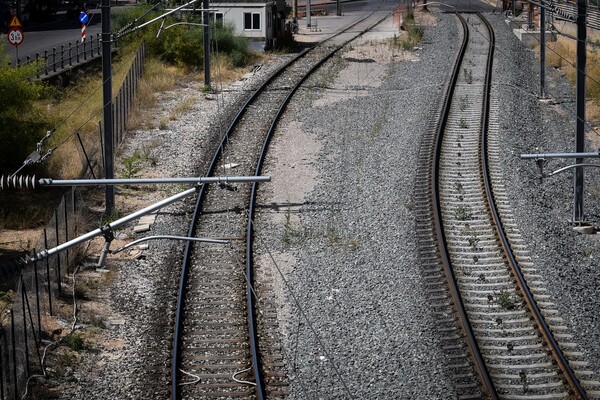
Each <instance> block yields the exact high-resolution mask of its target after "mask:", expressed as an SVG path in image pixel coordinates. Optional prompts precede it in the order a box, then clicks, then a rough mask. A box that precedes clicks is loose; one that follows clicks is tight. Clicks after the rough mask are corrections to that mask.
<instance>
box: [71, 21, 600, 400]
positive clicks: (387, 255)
mask: <svg viewBox="0 0 600 400" xmlns="http://www.w3.org/2000/svg"><path fill="white" fill-rule="evenodd" d="M437 17H438V18H439V22H438V24H437V25H436V26H431V27H428V28H427V30H426V32H425V43H424V44H423V46H422V49H419V50H417V51H416V52H415V55H416V58H415V60H414V61H413V60H408V59H405V60H403V61H397V62H392V63H388V61H389V59H388V60H387V61H386V60H384V59H377V60H376V62H370V61H369V62H357V60H356V59H360V58H361V56H356V54H353V56H352V57H353V58H354V59H355V60H354V61H348V60H340V59H339V58H338V59H337V60H336V61H333V62H330V63H329V64H328V66H327V67H326V68H323V69H322V71H324V72H323V74H322V75H321V76H319V77H317V78H316V79H312V80H310V81H309V83H308V84H307V85H308V86H307V88H305V89H303V90H301V91H300V92H299V93H298V94H297V96H296V98H295V100H294V102H293V104H292V105H291V106H290V108H289V110H288V113H287V114H286V117H285V118H284V121H283V122H282V123H281V124H280V129H279V133H278V134H277V136H276V137H275V139H274V141H273V144H272V155H271V156H270V158H269V160H268V162H267V164H266V166H265V170H264V172H265V174H270V175H272V177H273V182H272V184H270V185H264V186H263V187H264V190H263V191H262V193H261V195H260V201H261V202H262V204H263V205H264V206H265V208H264V211H262V212H260V213H259V214H258V215H257V221H256V224H257V229H258V232H259V235H258V239H257V241H256V253H257V260H258V261H259V263H260V268H261V269H262V270H263V272H264V271H265V270H267V272H269V273H270V274H271V275H272V276H273V286H274V288H275V289H276V292H275V293H276V296H277V297H276V300H277V301H278V302H279V305H280V308H279V315H280V317H281V329H282V344H283V345H284V348H285V351H286V352H287V360H286V361H287V363H288V368H289V372H290V380H291V386H290V389H291V392H292V396H291V398H292V399H316V398H323V399H333V398H337V399H345V398H350V397H355V398H365V399H400V398H402V399H405V398H406V399H408V398H415V399H416V398H431V399H434V398H436V399H442V398H449V397H452V395H451V393H453V390H452V381H451V379H450V377H449V376H447V372H445V371H444V354H443V352H442V350H441V346H440V339H439V336H438V334H437V333H436V330H435V320H434V318H433V316H432V315H431V313H432V310H431V309H430V308H429V306H428V304H427V294H426V293H425V288H424V285H423V282H422V281H421V279H420V276H421V275H420V264H419V260H418V254H417V251H416V239H415V227H414V216H413V215H412V214H411V209H412V205H413V198H412V195H413V194H412V190H413V186H414V180H415V172H416V162H417V152H418V148H419V143H420V137H421V136H422V135H423V133H424V129H425V128H426V126H427V123H426V122H427V121H428V120H429V119H430V118H432V117H433V116H432V115H431V104H432V103H434V102H435V100H436V99H437V98H438V97H439V96H440V95H441V90H442V87H441V85H443V84H445V83H446V82H447V75H448V73H449V69H450V66H451V65H452V62H453V60H454V57H455V54H456V51H457V50H458V46H459V43H458V35H459V34H458V28H459V27H458V24H457V21H456V18H455V17H454V16H452V15H445V14H439V15H437ZM490 19H491V21H492V23H493V24H494V26H495V28H496V29H497V30H496V37H497V53H496V67H495V73H496V82H501V84H497V85H496V87H497V89H498V95H499V96H500V99H501V101H500V104H501V118H502V123H501V128H502V129H501V133H502V134H503V135H505V136H504V137H503V139H502V140H503V143H504V144H505V146H506V149H507V150H506V153H505V160H504V161H505V171H506V181H507V185H508V187H509V192H510V193H511V194H513V195H514V200H513V204H514V207H515V216H516V218H517V219H518V222H519V223H520V224H521V230H522V233H523V234H524V236H525V238H526V239H527V240H528V241H529V242H530V250H531V252H532V256H533V258H534V260H535V262H536V266H537V267H538V268H539V270H540V273H543V274H544V277H543V279H544V280H546V281H547V282H548V289H549V290H550V292H551V293H552V294H553V295H554V296H556V299H557V300H556V303H557V307H558V308H559V310H560V312H561V313H562V316H563V317H564V318H565V319H566V320H567V323H568V326H569V327H570V328H572V329H571V333H573V334H574V335H575V340H576V341H577V342H579V343H581V344H582V345H584V346H585V348H586V350H587V352H588V354H589V357H588V359H589V361H591V362H592V366H593V368H594V370H595V371H600V365H599V363H600V347H599V344H598V343H600V337H599V335H600V333H599V332H600V329H599V328H598V325H599V322H598V315H600V298H598V297H596V296H594V295H595V293H596V290H597V288H598V287H600V270H599V269H598V267H597V265H595V264H597V263H596V262H595V260H597V259H598V257H600V252H599V250H598V242H597V241H596V240H595V238H594V237H590V236H582V235H579V234H576V233H574V232H573V231H572V230H571V229H570V226H569V223H568V220H569V219H570V216H571V203H572V195H571V191H572V183H571V175H570V174H564V175H562V176H559V177H555V178H547V179H544V181H543V182H542V183H540V182H539V181H538V179H537V175H536V168H535V165H534V163H533V162H531V161H522V160H520V159H519V158H518V156H519V154H520V153H522V152H523V153H524V152H534V151H536V152H537V151H540V152H541V151H547V152H554V151H571V150H572V148H573V147H574V145H573V130H574V128H573V127H574V103H565V104H562V105H560V106H547V105H542V104H541V103H540V102H539V101H538V100H537V98H536V96H537V91H538V89H537V79H538V78H537V62H536V61H535V60H534V56H533V54H532V53H531V52H529V51H526V50H524V48H523V47H522V45H521V44H520V43H519V42H518V41H517V39H516V38H515V37H514V35H512V33H511V32H510V31H509V30H508V28H507V27H506V25H505V24H504V22H503V20H502V18H501V17H500V16H490ZM353 47H354V50H353V51H360V49H361V47H364V48H369V47H371V48H372V47H373V44H372V43H369V42H364V43H363V44H362V45H359V44H356V45H354V46H353ZM362 57H363V58H369V57H368V56H362ZM374 58H375V57H374ZM280 61H281V60H279V61H275V63H277V62H280ZM275 63H272V64H269V65H268V66H265V67H263V69H262V70H261V71H259V72H258V73H257V74H256V79H258V78H259V77H264V76H266V74H267V72H268V71H267V70H272V69H273V68H274V67H275ZM553 75H554V76H553V77H552V78H551V80H550V82H549V86H550V93H551V94H552V95H553V96H554V97H555V98H557V99H561V100H562V99H564V100H565V101H571V99H574V97H573V90H572V89H571V88H569V87H568V85H566V84H565V83H564V79H563V78H561V77H559V76H556V74H553ZM253 82H255V79H250V80H248V81H247V82H246V83H243V84H241V85H238V86H236V87H234V88H232V89H231V91H226V92H224V93H223V97H219V100H218V102H217V101H214V100H206V99H204V96H203V95H202V94H201V93H200V92H199V90H198V88H197V87H191V86H190V87H187V88H180V89H178V90H176V91H174V92H172V93H168V94H166V97H164V98H165V99H168V98H170V99H171V100H169V101H165V102H163V103H161V104H162V106H161V110H159V111H158V112H157V118H160V116H161V115H163V116H164V115H168V113H169V112H170V110H171V109H173V108H174V107H175V106H176V104H177V101H181V100H182V99H184V98H186V97H192V98H197V99H198V100H197V102H195V103H194V105H193V107H192V109H191V110H190V111H186V113H183V114H182V115H181V117H180V118H179V119H178V120H177V121H172V122H170V123H169V126H168V129H167V130H165V131H159V130H152V131H148V132H136V133H135V134H134V137H133V138H132V140H131V142H130V144H129V145H128V146H129V147H128V148H129V149H130V150H128V151H131V152H132V151H133V150H134V149H135V148H139V147H140V146H141V144H142V143H148V141H150V140H155V139H157V138H158V139H160V143H161V144H160V145H159V146H158V147H157V148H156V153H155V154H154V155H155V156H156V158H157V160H158V165H157V166H156V168H155V170H156V171H161V172H160V173H159V175H168V176H174V175H177V174H184V175H190V174H196V175H198V174H201V173H202V171H203V170H204V164H202V165H199V164H196V163H195V162H190V160H191V159H194V160H195V159H198V158H199V157H202V159H204V160H207V159H208V156H207V154H208V148H210V147H212V146H210V145H209V143H212V142H211V140H212V139H211V138H214V137H217V136H218V135H219V134H218V129H217V128H218V126H219V125H220V124H219V122H218V121H219V118H220V117H219V116H216V115H221V113H225V114H228V113H231V112H232V111H234V110H236V109H237V107H239V104H240V103H241V99H242V98H243V97H245V93H247V92H246V89H248V88H249V87H250V86H252V84H253ZM176 100H177V101H176ZM205 162H206V161H205ZM564 164H565V162H564V161H553V162H550V163H548V164H547V167H546V169H545V171H551V170H554V169H556V168H557V167H558V166H559V165H564ZM587 176H588V177H589V178H591V180H590V181H588V186H587V192H588V195H587V198H586V206H587V207H588V208H587V209H586V215H588V216H589V217H590V218H595V219H597V217H598V215H600V210H598V206H597V205H596V204H595V203H596V202H597V197H596V196H597V194H596V193H599V194H600V190H597V188H598V187H599V186H598V180H597V179H595V178H594V171H593V170H591V171H590V172H589V173H588V174H587ZM594 180H595V182H594ZM261 190H262V189H261ZM188 210H189V209H188V208H185V207H184V205H183V204H182V205H178V206H173V207H169V208H168V209H165V210H164V211H163V212H162V213H161V214H160V215H159V217H158V218H157V221H156V223H155V225H154V226H153V228H152V232H151V234H184V233H185V230H186V226H187V222H188V219H189V216H188V214H187V213H188V212H189V211H188ZM181 248H182V245H181V244H179V243H177V244H174V243H163V244H160V245H158V244H156V243H154V244H152V245H151V246H150V250H148V251H146V253H145V259H137V260H131V261H129V262H127V263H125V264H124V265H122V266H121V267H120V268H118V273H117V274H116V276H115V279H114V280H112V283H111V284H110V287H109V288H107V289H106V296H107V298H109V299H110V300H109V306H110V308H111V310H112V313H113V316H112V317H111V320H112V321H113V322H114V323H110V321H109V324H108V327H107V329H104V330H103V331H104V333H103V335H106V337H107V338H109V339H111V341H112V342H111V343H113V344H115V343H116V344H118V345H114V346H112V347H110V346H107V345H99V346H98V348H96V349H94V350H93V351H89V352H84V353H83V357H84V358H83V361H82V365H84V366H85V368H84V369H83V370H81V371H79V370H78V371H75V372H74V373H73V374H72V375H71V377H70V378H71V379H72V383H73V385H70V386H69V387H68V388H67V389H66V390H65V392H64V394H63V396H62V398H65V399H67V398H69V399H88V398H94V399H114V398H119V399H121V398H122V399H126V398H129V399H149V398H157V399H158V398H167V396H168V395H169V393H170V387H169V373H170V364H169V363H170V359H169V357H170V352H171V335H172V326H171V323H172V320H173V314H174V304H175V297H176V289H177V284H178V271H179V268H180V265H179V262H178V259H179V258H180V256H179V255H178V256H177V257H173V255H172V254H173V252H174V251H179V250H180V249H181ZM270 255H272V256H273V258H274V260H275V261H276V264H277V267H279V268H280V269H281V270H282V271H283V273H284V276H285V279H286V280H287V282H288V283H289V288H291V291H290V289H289V288H288V287H286V285H285V283H284V282H282V280H281V279H280V278H279V277H278V272H277V270H276V268H274V263H273V262H272V261H271V258H270ZM174 258H177V260H174ZM571 272H575V274H574V275H573V276H568V275H567V274H569V273H571ZM292 293H293V294H294V296H295V297H296V298H297V300H298V302H297V303H296V302H295V300H294V298H292V296H291V294H292ZM297 304H299V305H300V307H298V306H297ZM300 309H301V310H302V313H301V312H300ZM303 315H306V319H304V317H303ZM593 324H595V326H594V325H593ZM312 330H314V331H315V332H316V333H317V335H315V334H313V332H312Z"/></svg>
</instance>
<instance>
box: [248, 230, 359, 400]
mask: <svg viewBox="0 0 600 400" xmlns="http://www.w3.org/2000/svg"><path fill="white" fill-rule="evenodd" d="M248 221H250V223H251V224H252V228H253V229H254V227H255V226H256V224H255V222H254V220H253V219H248ZM258 240H259V241H260V243H261V245H262V246H263V247H264V248H265V251H266V252H267V254H268V255H269V258H270V259H271V261H272V262H273V265H274V266H275V269H277V272H278V273H279V276H280V277H281V280H282V281H283V283H284V284H285V286H286V287H287V289H288V290H289V292H290V295H291V296H292V299H293V301H294V304H295V305H296V307H297V308H298V310H299V311H300V314H301V315H302V318H303V319H304V320H305V321H306V323H307V325H308V327H309V328H310V330H311V331H312V333H313V335H314V337H315V340H316V341H317V343H319V346H320V347H321V349H322V350H323V352H324V353H325V355H326V356H327V360H328V361H329V363H330V364H331V367H332V368H333V370H334V372H335V374H336V375H337V377H338V379H339V380H340V382H341V383H342V386H343V387H344V391H345V392H346V394H347V396H348V397H347V398H348V399H354V398H355V396H354V395H353V394H352V392H351V391H350V388H349V387H348V385H347V384H346V381H345V380H344V377H343V376H342V373H341V371H340V370H339V368H338V366H337V364H336V363H335V362H334V361H333V357H332V354H331V353H330V352H329V350H328V349H327V347H326V346H325V343H324V341H323V339H321V337H320V336H319V334H318V333H317V330H316V329H315V327H314V325H313V324H312V322H311V321H310V319H309V318H308V316H307V315H306V313H305V312H304V308H302V306H301V305H300V301H298V298H297V297H296V295H295V294H294V291H293V289H292V286H291V285H290V283H289V282H288V280H287V279H286V278H285V276H284V275H283V272H282V271H281V268H279V265H278V264H277V261H275V257H273V253H271V250H270V248H269V246H268V245H267V244H266V243H265V242H264V241H263V240H262V238H261V237H258Z"/></svg>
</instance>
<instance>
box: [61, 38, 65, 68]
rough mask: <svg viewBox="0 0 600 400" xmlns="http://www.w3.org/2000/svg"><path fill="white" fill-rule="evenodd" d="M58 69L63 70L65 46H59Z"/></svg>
mask: <svg viewBox="0 0 600 400" xmlns="http://www.w3.org/2000/svg"><path fill="white" fill-rule="evenodd" d="M60 69H65V46H64V45H62V44H61V45H60Z"/></svg>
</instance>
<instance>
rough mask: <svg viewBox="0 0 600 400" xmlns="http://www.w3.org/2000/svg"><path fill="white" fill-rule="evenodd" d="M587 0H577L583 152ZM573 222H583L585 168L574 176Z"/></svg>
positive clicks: (580, 144) (580, 142)
mask: <svg viewBox="0 0 600 400" xmlns="http://www.w3.org/2000/svg"><path fill="white" fill-rule="evenodd" d="M586 14H587V2H586V0H577V99H576V107H577V130H576V132H575V152H576V153H583V152H584V149H585V100H586V99H585V97H586V90H585V75H586V65H585V64H586V60H587V54H586V43H585V42H586V40H587V32H586V26H585V25H586ZM581 163H583V158H576V159H575V164H581ZM573 183H574V204H573V222H575V223H581V222H583V219H584V216H583V168H575V177H574V182H573Z"/></svg>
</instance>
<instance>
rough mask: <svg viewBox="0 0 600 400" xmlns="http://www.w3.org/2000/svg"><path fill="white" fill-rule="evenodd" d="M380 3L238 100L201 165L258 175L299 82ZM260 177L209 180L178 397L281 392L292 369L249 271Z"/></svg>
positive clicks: (179, 333)
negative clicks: (215, 242)
mask: <svg viewBox="0 0 600 400" xmlns="http://www.w3.org/2000/svg"><path fill="white" fill-rule="evenodd" d="M386 16H387V15H386V14H383V13H380V12H375V13H372V14H370V15H369V16H367V17H365V18H363V19H362V20H360V21H358V22H356V23H354V24H353V25H351V26H349V27H347V28H346V29H345V30H343V31H342V32H341V33H339V34H338V35H336V36H334V37H332V38H329V39H327V40H326V41H324V42H321V43H320V44H319V45H317V46H315V47H314V48H312V49H310V50H307V51H305V52H303V53H301V54H299V55H298V56H297V57H295V58H294V59H292V60H291V61H290V62H289V63H287V64H286V65H284V66H283V67H282V68H281V69H280V70H278V71H277V72H275V73H274V74H273V75H272V76H271V77H269V78H268V79H267V81H266V82H265V83H264V85H263V86H261V87H260V88H259V89H258V90H257V91H256V92H255V93H254V94H253V96H252V97H251V98H250V100H248V102H247V103H246V104H245V105H244V106H243V107H242V109H241V110H240V112H239V114H238V115H237V116H236V117H235V119H234V121H233V122H232V124H231V125H230V127H229V129H228V130H227V132H226V133H225V134H224V136H223V139H222V141H221V144H220V146H219V148H218V149H217V150H216V152H215V155H214V157H213V160H212V162H211V165H210V167H209V169H208V171H207V173H206V174H205V175H206V176H213V175H229V174H230V171H231V174H233V172H235V174H236V175H240V174H241V175H254V174H259V173H260V169H261V166H262V159H263V156H264V154H265V152H266V150H267V148H268V143H269V140H270V137H271V134H272V132H273V130H274V128H275V126H276V124H277V121H278V119H279V117H280V115H281V114H282V113H283V111H284V109H285V106H286V104H287V102H288V101H289V100H290V99H291V96H292V95H293V94H294V92H295V91H296V89H297V88H298V87H299V86H300V84H301V83H302V82H303V81H304V80H305V79H306V78H307V77H308V76H309V75H310V74H312V73H313V72H314V71H316V69H317V68H318V67H319V66H320V65H321V64H322V63H323V62H324V61H326V60H327V59H328V58H330V57H331V56H332V55H333V54H334V53H335V52H337V51H338V50H339V49H341V48H342V47H343V46H344V45H345V44H346V43H348V42H350V41H351V40H353V39H355V38H356V37H358V36H360V35H361V34H362V33H364V32H366V31H367V30H369V29H371V28H372V27H374V26H376V25H377V24H378V23H380V22H381V21H383V19H384V18H385V17H386ZM257 188H258V186H257V185H253V186H252V187H247V186H232V185H228V186H221V187H216V186H214V187H204V188H202V189H201V190H200V192H199V195H198V198H197V201H196V208H195V211H194V215H193V218H192V219H193V222H192V225H191V226H190V229H189V232H188V233H189V236H197V237H206V236H210V237H219V238H224V239H228V240H230V241H231V243H232V244H231V245H230V246H228V247H207V246H192V244H188V245H187V246H186V251H185V255H184V261H183V267H182V272H181V283H180V289H179V290H180V291H179V301H178V307H177V313H176V315H177V317H176V318H177V320H176V322H175V339H174V353H173V361H172V368H173V370H172V398H174V399H178V398H194V399H196V398H259V399H262V398H265V397H267V396H268V398H284V397H286V395H287V394H288V392H287V385H288V383H287V377H286V370H285V365H284V362H283V355H282V349H281V347H280V345H279V341H278V339H277V336H278V326H277V314H276V310H275V307H274V306H272V305H271V304H270V303H269V301H268V298H269V295H268V294H266V293H257V292H256V291H257V288H258V287H259V286H260V285H259V284H256V283H254V281H253V279H254V278H253V272H252V251H253V250H252V232H253V228H252V216H253V213H254V206H253V198H254V196H255V194H256V191H257Z"/></svg>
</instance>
